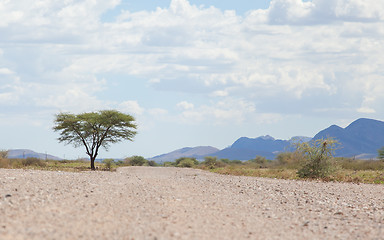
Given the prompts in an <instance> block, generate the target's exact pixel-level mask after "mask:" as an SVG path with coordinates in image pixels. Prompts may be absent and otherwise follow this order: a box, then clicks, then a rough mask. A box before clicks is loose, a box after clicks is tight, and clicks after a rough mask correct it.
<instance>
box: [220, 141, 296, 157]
mask: <svg viewBox="0 0 384 240" xmlns="http://www.w3.org/2000/svg"><path fill="white" fill-rule="evenodd" d="M289 146H290V141H287V140H276V139H274V138H273V137H271V136H269V135H267V136H261V137H258V138H247V137H241V138H239V139H238V140H236V141H235V142H234V143H233V144H232V145H231V146H230V147H228V148H225V149H223V150H221V151H219V152H216V153H214V154H213V156H216V157H218V158H227V159H230V160H250V159H253V158H255V157H256V156H263V157H266V158H268V159H274V158H275V155H276V154H277V153H279V152H281V151H285V150H287V149H288V147H289Z"/></svg>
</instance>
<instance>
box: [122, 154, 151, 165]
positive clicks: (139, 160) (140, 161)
mask: <svg viewBox="0 0 384 240" xmlns="http://www.w3.org/2000/svg"><path fill="white" fill-rule="evenodd" d="M125 161H126V162H127V163H128V164H129V165H131V166H143V165H144V164H146V163H147V160H146V159H145V158H144V157H142V156H133V157H129V158H126V159H125Z"/></svg>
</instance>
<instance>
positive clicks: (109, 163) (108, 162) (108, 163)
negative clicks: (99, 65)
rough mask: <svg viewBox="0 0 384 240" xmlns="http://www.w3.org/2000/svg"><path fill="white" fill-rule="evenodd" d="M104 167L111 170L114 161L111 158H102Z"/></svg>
mask: <svg viewBox="0 0 384 240" xmlns="http://www.w3.org/2000/svg"><path fill="white" fill-rule="evenodd" d="M103 163H104V167H105V169H106V170H108V171H111V169H112V166H113V164H114V163H115V161H114V160H113V159H104V160H103Z"/></svg>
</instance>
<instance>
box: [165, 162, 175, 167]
mask: <svg viewBox="0 0 384 240" xmlns="http://www.w3.org/2000/svg"><path fill="white" fill-rule="evenodd" d="M163 166H164V167H175V166H176V163H175V162H164V163H163Z"/></svg>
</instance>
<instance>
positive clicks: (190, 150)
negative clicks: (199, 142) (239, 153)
mask: <svg viewBox="0 0 384 240" xmlns="http://www.w3.org/2000/svg"><path fill="white" fill-rule="evenodd" d="M217 151H219V149H217V148H214V147H210V146H199V147H186V148H182V149H178V150H175V151H172V152H170V153H166V154H161V155H158V156H155V157H153V158H151V159H150V160H153V161H156V162H167V161H175V160H176V159H178V158H181V157H193V158H196V159H203V158H204V156H206V155H211V154H213V153H215V152H217Z"/></svg>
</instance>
